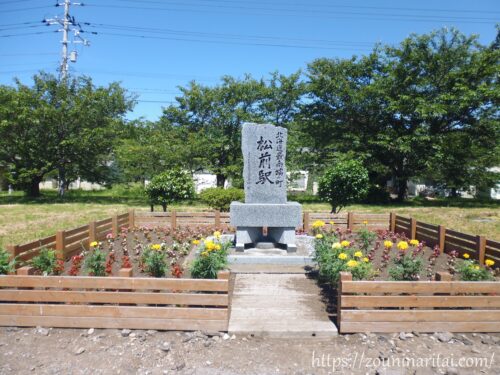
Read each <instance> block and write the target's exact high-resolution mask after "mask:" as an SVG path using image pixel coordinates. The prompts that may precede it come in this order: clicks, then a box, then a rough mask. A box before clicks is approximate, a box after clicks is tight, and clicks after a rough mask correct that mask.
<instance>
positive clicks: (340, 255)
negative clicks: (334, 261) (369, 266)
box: [339, 253, 347, 260]
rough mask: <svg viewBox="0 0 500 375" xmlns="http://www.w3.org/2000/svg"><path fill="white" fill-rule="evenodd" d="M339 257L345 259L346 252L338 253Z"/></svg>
mask: <svg viewBox="0 0 500 375" xmlns="http://www.w3.org/2000/svg"><path fill="white" fill-rule="evenodd" d="M339 259H342V260H346V259H347V254H346V253H340V254H339Z"/></svg>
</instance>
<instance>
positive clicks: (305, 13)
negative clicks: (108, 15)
mask: <svg viewBox="0 0 500 375" xmlns="http://www.w3.org/2000/svg"><path fill="white" fill-rule="evenodd" d="M86 5H90V6H94V7H100V8H113V9H136V10H154V11H169V12H196V13H214V12H217V14H235V12H234V11H229V12H228V11H226V12H221V11H220V10H217V9H214V8H223V9H224V8H225V9H233V10H234V9H235V10H238V9H239V10H250V11H267V12H271V13H253V15H261V16H262V15H264V16H273V15H276V16H300V17H318V16H320V17H326V16H333V18H347V19H352V18H354V19H357V20H360V18H359V17H353V16H362V17H365V18H361V20H370V21H373V20H380V21H400V22H407V21H413V22H458V23H478V24H488V23H491V22H496V21H497V20H496V19H494V18H484V17H483V18H481V17H457V16H448V17H447V18H443V16H428V15H415V14H392V13H391V14H383V13H368V12H346V11H328V10H313V9H302V10H301V9H286V8H256V7H241V6H239V7H237V6H226V5H203V4H201V5H194V4H186V3H175V4H171V5H173V6H188V7H194V8H192V9H179V8H165V7H144V6H141V7H139V6H127V5H110V4H86ZM200 6H202V7H207V9H199V7H200ZM246 14H250V13H246ZM380 16H381V17H380ZM367 17H368V18H367Z"/></svg>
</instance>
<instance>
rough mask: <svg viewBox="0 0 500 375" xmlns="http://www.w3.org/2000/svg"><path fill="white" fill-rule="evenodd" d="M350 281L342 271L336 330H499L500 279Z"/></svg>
mask: <svg viewBox="0 0 500 375" xmlns="http://www.w3.org/2000/svg"><path fill="white" fill-rule="evenodd" d="M437 276H438V277H437V278H436V279H438V280H440V281H416V282H411V281H352V275H351V274H350V273H348V272H342V273H341V278H340V283H339V291H338V292H339V297H338V300H339V301H340V303H339V308H338V316H339V320H338V322H339V324H340V332H341V333H354V332H413V331H416V332H442V331H448V332H500V296H499V294H500V282H494V281H492V282H464V281H449V280H450V279H451V276H449V274H445V273H444V274H440V275H437Z"/></svg>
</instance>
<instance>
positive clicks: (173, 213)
mask: <svg viewBox="0 0 500 375" xmlns="http://www.w3.org/2000/svg"><path fill="white" fill-rule="evenodd" d="M170 220H171V223H170V226H171V227H172V229H174V230H175V229H177V212H176V211H175V210H173V211H171V213H170Z"/></svg>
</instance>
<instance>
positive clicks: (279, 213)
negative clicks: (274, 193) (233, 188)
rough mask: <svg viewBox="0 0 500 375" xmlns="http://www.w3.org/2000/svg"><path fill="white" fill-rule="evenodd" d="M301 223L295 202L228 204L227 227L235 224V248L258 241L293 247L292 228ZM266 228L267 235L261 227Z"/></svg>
mask: <svg viewBox="0 0 500 375" xmlns="http://www.w3.org/2000/svg"><path fill="white" fill-rule="evenodd" d="M301 225H302V209H301V205H300V204H299V203H297V202H288V203H283V204H275V203H241V202H233V203H231V226H233V227H236V250H237V251H243V250H244V249H245V245H249V244H256V243H257V242H260V241H271V242H273V243H275V244H277V245H283V246H285V247H286V249H287V251H290V252H293V251H296V250H297V245H296V244H295V228H296V227H298V226H301ZM263 227H267V238H265V239H264V238H263V235H262V228H263Z"/></svg>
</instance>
